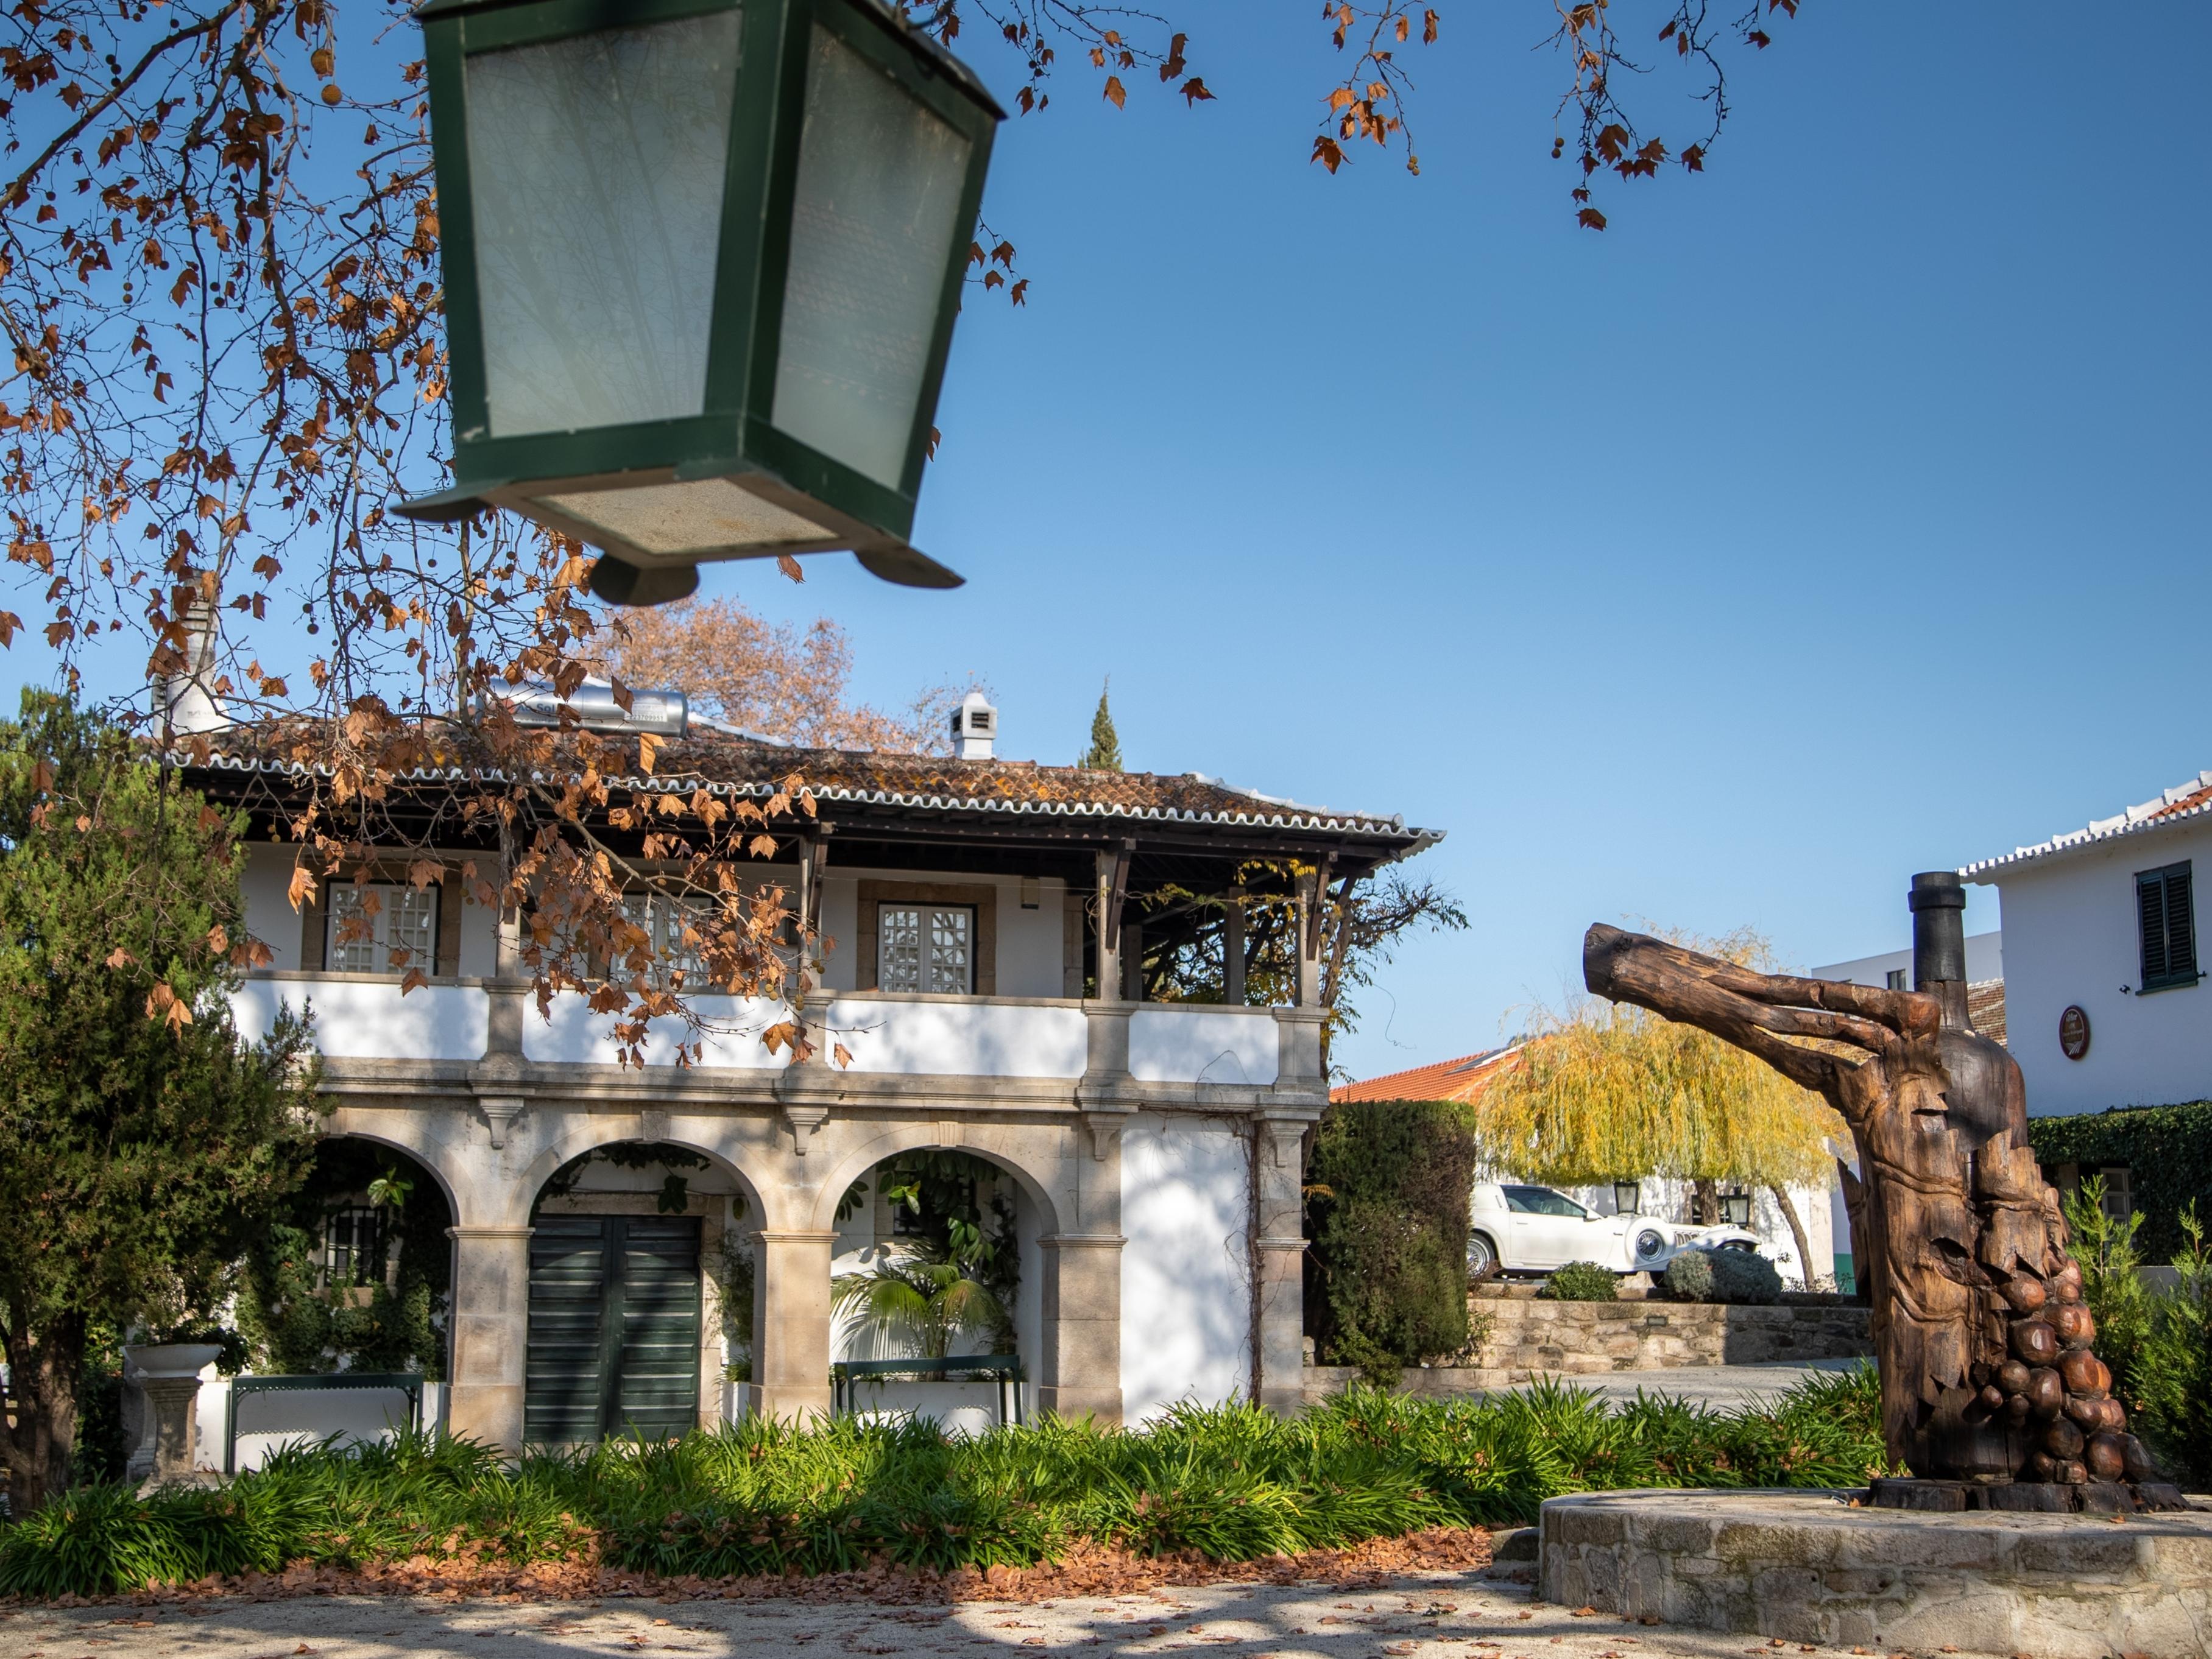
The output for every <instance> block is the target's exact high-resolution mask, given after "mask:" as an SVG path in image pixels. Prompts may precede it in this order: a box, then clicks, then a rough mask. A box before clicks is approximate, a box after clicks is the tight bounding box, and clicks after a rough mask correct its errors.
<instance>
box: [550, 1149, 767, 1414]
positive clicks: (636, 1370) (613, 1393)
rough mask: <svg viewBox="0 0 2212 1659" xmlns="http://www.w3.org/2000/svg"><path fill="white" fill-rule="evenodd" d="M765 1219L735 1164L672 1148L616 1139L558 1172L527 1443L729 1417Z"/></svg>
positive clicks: (745, 1348)
mask: <svg viewBox="0 0 2212 1659" xmlns="http://www.w3.org/2000/svg"><path fill="white" fill-rule="evenodd" d="M756 1214H757V1202H756V1201H755V1199H754V1197H753V1196H752V1195H751V1193H750V1191H749V1190H748V1189H747V1186H746V1184H745V1183H744V1181H743V1180H742V1179H741V1178H739V1177H738V1175H737V1174H736V1173H735V1172H734V1171H732V1170H731V1169H730V1168H729V1167H728V1166H726V1165H725V1164H723V1163H721V1162H720V1161H719V1160H717V1159H713V1158H710V1157H708V1155H707V1154H705V1153H702V1152H700V1151H697V1150H696V1149H695V1148H692V1147H685V1146H682V1145H678V1144H674V1143H669V1142H653V1143H647V1142H641V1141H615V1142H611V1143H607V1144H605V1145H601V1146H597V1147H591V1148H590V1149H588V1150H587V1151H585V1152H582V1153H578V1154H576V1155H575V1156H574V1157H573V1158H571V1159H568V1162H566V1163H564V1164H562V1166H560V1167H559V1168H557V1169H556V1170H555V1171H554V1172H553V1173H552V1174H551V1175H550V1176H549V1177H548V1178H546V1180H545V1182H544V1184H543V1185H542V1186H541V1187H540V1188H539V1190H538V1194H537V1196H536V1200H535V1202H534V1203H533V1205H532V1211H531V1226H532V1232H531V1235H530V1296H529V1324H528V1335H527V1351H526V1359H525V1365H524V1379H523V1384H524V1385H523V1421H522V1438H523V1440H524V1442H525V1443H526V1444H532V1445H540V1446H569V1445H580V1444H589V1443H592V1442H594V1441H598V1440H603V1439H607V1438H615V1437H620V1436H633V1435H634V1436H635V1437H636V1438H641V1439H647V1440H660V1439H669V1438H675V1437H676V1436H678V1435H681V1434H684V1433H685V1432H689V1431H690V1430H691V1429H693V1428H696V1427H700V1426H706V1425H709V1424H712V1423H714V1422H716V1421H719V1420H721V1419H722V1418H723V1417H724V1416H726V1414H728V1413H729V1408H730V1395H731V1393H732V1388H733V1387H734V1385H735V1384H738V1383H741V1382H742V1381H743V1380H744V1376H745V1374H746V1370H747V1366H748V1364H749V1360H750V1341H751V1322H752V1310H751V1301H752V1283H753V1278H754V1273H755V1269H754V1265H753V1254H754V1252H753V1248H752V1244H751V1242H750V1234H749V1232H746V1231H744V1222H745V1220H747V1218H748V1217H749V1216H752V1215H756ZM756 1225H757V1223H756Z"/></svg>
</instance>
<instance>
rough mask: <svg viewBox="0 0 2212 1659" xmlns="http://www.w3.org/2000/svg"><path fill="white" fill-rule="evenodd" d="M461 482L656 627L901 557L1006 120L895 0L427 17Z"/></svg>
mask: <svg viewBox="0 0 2212 1659" xmlns="http://www.w3.org/2000/svg"><path fill="white" fill-rule="evenodd" d="M416 16H417V18H418V19H419V20H420V21H421V22H422V32H423V37H424V46H425V50H426V54H427V58H428V77H429V94H430V117H431V136H432V144H433V149H434V152H435V160H436V163H437V169H438V198H439V217H440V221H441V231H442V238H443V249H444V262H445V279H446V312H447V326H448V330H449V339H450V344H451V348H452V388H451V395H452V399H453V475H454V487H453V488H452V489H450V490H447V491H445V492H443V493H441V494H438V495H434V496H431V497H428V498H427V499H425V500H419V501H412V502H409V503H407V504H405V505H404V506H401V507H400V508H399V509H398V511H399V512H402V513H404V514H406V515H407V516H409V517H410V518H420V519H429V520H437V521H447V522H451V521H453V520H457V519H461V518H467V517H469V516H471V515H472V514H474V513H477V512H483V510H484V509H485V508H487V507H493V506H497V507H504V508H507V509H509V510H510V511H512V512H518V513H520V514H521V515H523V516H524V517H525V518H531V519H534V520H536V521H537V522H538V523H539V524H546V525H549V526H550V527H552V528H553V529H555V530H561V531H563V532H565V533H567V534H568V535H570V536H575V537H576V538H577V539H579V540H580V541H582V542H587V543H589V544H590V545H592V546H593V547H596V548H599V549H601V551H602V553H603V554H604V555H605V556H604V557H602V558H601V559H600V560H599V565H598V567H597V569H596V571H595V572H594V573H593V577H592V587H593V590H595V591H596V592H598V593H599V595H600V596H601V597H603V598H605V599H609V600H612V601H615V602H620V603H629V604H653V603H658V602H661V601H664V600H668V599H676V598H680V597H682V596H684V595H685V594H687V593H690V591H691V590H693V589H694V588H696V586H697V585H698V580H699V576H698V566H699V564H700V563H701V562H702V560H711V559H746V558H760V557H772V556H774V555H775V554H803V553H822V552H829V551H833V550H837V549H850V550H851V551H852V552H853V553H854V554H855V555H856V556H857V557H858V558H859V559H860V562H861V563H862V564H863V565H865V566H866V567H867V568H868V569H869V570H871V571H872V572H875V573H876V574H877V575H878V576H880V577H884V578H887V579H888V580H890V581H893V582H900V583H904V584H908V585H910V586H915V587H954V586H957V585H958V584H959V582H960V578H958V577H957V576H956V575H954V574H953V573H952V572H951V571H949V570H947V569H945V566H942V565H940V564H939V563H938V562H937V561H936V560H933V559H930V558H929V557H927V555H925V554H921V553H919V552H917V551H916V550H915V548H912V547H911V546H909V545H908V541H907V538H908V536H909V535H910V534H911V532H912V529H913V524H914V509H915V497H916V496H917V494H919V493H920V491H921V471H922V465H923V463H924V461H925V460H926V458H927V450H928V443H929V435H930V427H931V421H932V420H933V417H934V415H935V414H936V409H937V394H938V387H939V383H940V381H941V380H942V378H943V377H944V372H945V354H946V351H947V349H948V348H949V347H950V345H951V337H952V322H953V318H954V317H955V316H956V315H957V313H958V312H959V308H960V293H961V286H962V282H963V277H964V273H965V270H966V267H967V263H968V246H969V237H970V234H971V232H972V228H973V227H974V225H975V215H976V210H977V208H978V206H979V204H980V203H981V198H982V193H983V175H984V172H985V170H986V168H987V166H988V164H989V160H990V153H991V141H992V137H993V135H994V132H995V131H996V130H997V126H998V124H999V122H1000V121H1001V120H1003V119H1004V118H1005V112H1004V111H1002V110H1000V108H999V106H997V105H996V104H995V103H994V102H993V101H992V100H991V97H990V94H988V93H987V92H985V91H984V89H983V87H982V84H981V82H979V81H977V80H976V78H975V76H974V75H973V74H972V73H971V72H970V71H969V70H968V69H967V68H966V67H965V66H964V65H963V64H961V63H960V62H959V61H958V60H957V59H956V58H953V57H951V55H950V54H949V53H947V52H945V51H942V50H941V49H940V48H939V47H938V46H937V45H934V44H933V43H932V42H931V41H930V40H928V39H927V38H926V37H924V36H923V35H922V34H921V33H919V32H918V31H916V30H915V29H913V28H911V27H908V25H907V24H906V23H905V22H904V21H902V19H901V18H900V17H899V16H897V15H896V14H895V13H893V12H891V11H890V10H887V9H884V7H883V6H881V5H879V4H877V3H874V0H746V3H744V4H738V3H735V0H428V4H426V5H424V6H423V7H422V9H420V10H419V11H418V12H417V13H416Z"/></svg>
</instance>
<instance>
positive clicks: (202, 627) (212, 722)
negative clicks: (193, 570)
mask: <svg viewBox="0 0 2212 1659" xmlns="http://www.w3.org/2000/svg"><path fill="white" fill-rule="evenodd" d="M215 582H216V578H215V572H212V571H207V572H202V573H201V575H200V577H199V578H198V584H197V589H198V590H197V592H191V591H187V590H179V593H180V595H181V597H180V598H179V600H178V607H179V621H181V622H183V624H184V628H185V667H184V671H183V672H182V673H179V674H166V675H162V676H161V687H160V691H161V711H162V713H163V714H164V715H165V716H166V717H167V720H168V726H169V730H171V731H173V732H179V733H191V732H196V731H220V730H222V729H223V728H224V727H225V726H228V724H230V717H229V716H228V714H226V713H224V712H223V707H222V703H221V702H220V701H219V700H217V699H216V694H215V681H216V666H215V658H216V645H217V643H218V641H219V639H220V636H221V632H222V617H221V615H220V614H219V613H218V612H217V610H216V584H215Z"/></svg>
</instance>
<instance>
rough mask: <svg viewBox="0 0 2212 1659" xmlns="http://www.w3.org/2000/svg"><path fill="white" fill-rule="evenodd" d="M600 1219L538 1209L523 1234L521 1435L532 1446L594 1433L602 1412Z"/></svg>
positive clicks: (603, 1253)
mask: <svg viewBox="0 0 2212 1659" xmlns="http://www.w3.org/2000/svg"><path fill="white" fill-rule="evenodd" d="M608 1277H609V1275H608V1273H607V1237H606V1218H605V1217H604V1216H598V1215H546V1216H540V1217H539V1218H538V1222H537V1226H536V1229H535V1231H533V1232H532V1233H531V1235H530V1347H529V1355H528V1359H527V1361H526V1369H525V1371H524V1376H523V1393H522V1418H523V1424H522V1435H523V1438H524V1439H526V1440H527V1441H529V1442H531V1443H532V1444H535V1445H561V1444H574V1443H576V1442H579V1441H586V1440H596V1439H598V1438H599V1421H600V1419H601V1418H602V1417H603V1416H604V1415H605V1410H604V1405H603V1401H604V1396H605V1370H606V1366H605V1353H604V1349H605V1346H606V1344H605V1307H606V1299H607V1291H608Z"/></svg>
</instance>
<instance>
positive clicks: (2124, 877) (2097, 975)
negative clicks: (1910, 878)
mask: <svg viewBox="0 0 2212 1659" xmlns="http://www.w3.org/2000/svg"><path fill="white" fill-rule="evenodd" d="M2183 859H2188V860H2190V861H2191V863H2192V864H2193V865H2194V867H2195V870H2196V876H2197V881H2196V887H2197V893H2196V904H2197V956H2198V959H2199V960H2200V961H2201V960H2203V957H2204V955H2205V954H2206V946H2207V944H2208V943H2212V941H2208V939H2207V937H2206V925H2205V924H2206V919H2207V917H2206V911H2205V902H2204V887H2205V884H2206V883H2207V882H2208V881H2212V825H2205V824H2203V823H2202V822H2201V821H2197V822H2190V823H2185V824H2183V825H2179V826H2175V827H2174V828H2172V829H2170V830H2162V831H2154V832H2152V833H2148V834H2142V835H2131V836H2128V837H2125V838H2124V839H2119V840H2117V841H2114V842H2112V843H2110V844H2108V845H2101V846H2094V847H2089V848H2084V849H2081V850H2080V851H2071V852H2065V853H2061V854H2059V855H2058V856H2057V857H2052V858H2049V859H2045V860H2043V861H2041V862H2039V863H2034V864H2029V865H2027V866H2025V867H2023V868H2021V869H2018V870H2002V869H2000V870H1996V871H1993V872H1991V875H1993V877H1994V878H1995V879H1996V882H1997V884H1998V892H1999V893H2000V894H2001V895H2002V905H2003V907H2004V932H2005V957H2006V972H2005V1032H2006V1037H2007V1040H2008V1045H2009V1046H2010V1048H2011V1050H2012V1056H2013V1058H2014V1059H2015V1060H2017V1061H2019V1062H2020V1069H2021V1074H2022V1075H2024V1076H2025V1077H2026V1078H2027V1109H2028V1111H2029V1112H2030V1113H2031V1114H2032V1115H2033V1116H2036V1117H2048V1116H2051V1115H2052V1114H2054V1113H2063V1112H2081V1111H2102V1110H2103V1109H2104V1108H2105V1107H2106V1106H2136V1105H2168V1104H2170V1103H2172V1102H2175V1101H2180V1100H2202V1099H2207V1098H2212V983H2199V984H2196V985H2193V986H2187V987H2180V988H2177V989H2175V990H2162V991H2157V992H2154V993H2153V994H2152V995H2150V996H2137V995H2136V994H2135V991H2136V987H2137V986H2138V985H2139V984H2141V982H2142V941H2141V937H2140V935H2139V934H2138V932H2137V922H2136V883H2135V875H2136V871H2137V870H2144V869H2159V868H2160V867H2161V866H2163V865H2166V864H2174V863H2180V862H2181V861H2182V860H2183ZM2069 1004H2070V1005H2075V1006H2078V1007H2079V1008H2081V1011H2082V1012H2083V1013H2085V1014H2087V1015H2088V1016H2089V1051H2088V1053H2087V1055H2086V1056H2084V1057H2082V1058H2081V1059H2080V1060H2069V1059H2068V1058H2067V1057H2066V1056H2065V1054H2064V1053H2063V1051H2062V1050H2060V1048H2059V1046H2058V1016H2059V1015H2060V1014H2062V1013H2063V1011H2064V1010H2065V1009H2066V1008H2067V1007H2068V1006H2069Z"/></svg>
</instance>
